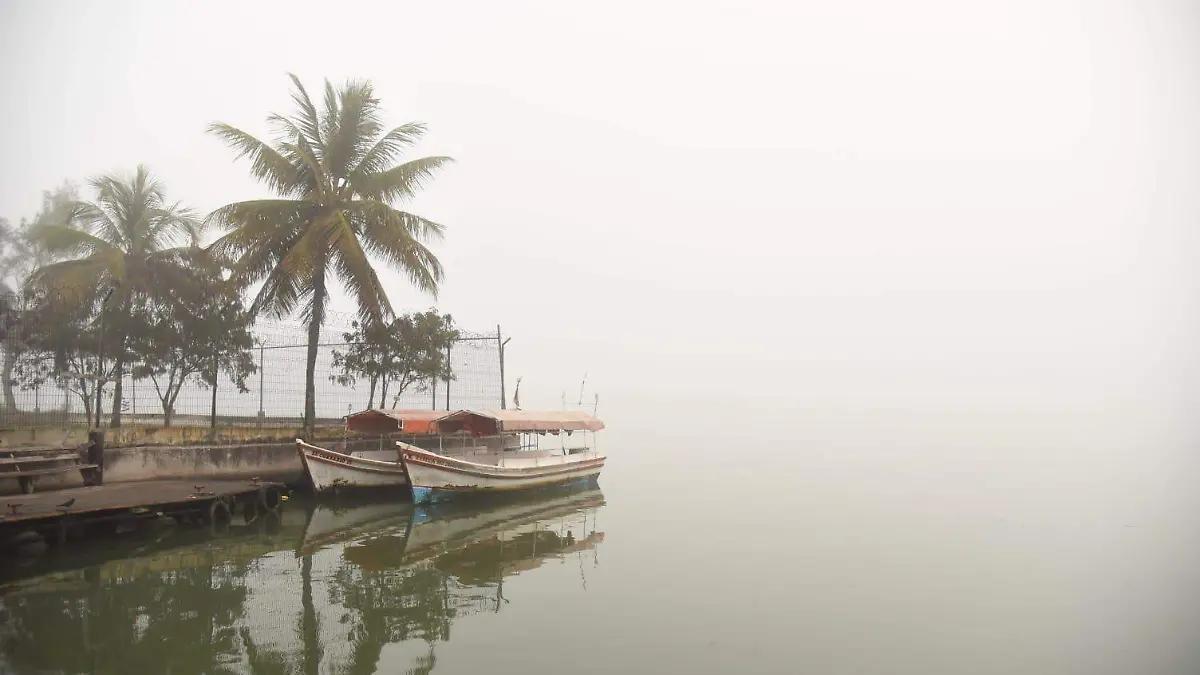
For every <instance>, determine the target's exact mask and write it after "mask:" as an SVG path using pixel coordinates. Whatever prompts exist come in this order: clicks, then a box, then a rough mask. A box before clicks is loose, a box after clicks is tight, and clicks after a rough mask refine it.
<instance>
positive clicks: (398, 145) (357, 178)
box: [350, 122, 425, 184]
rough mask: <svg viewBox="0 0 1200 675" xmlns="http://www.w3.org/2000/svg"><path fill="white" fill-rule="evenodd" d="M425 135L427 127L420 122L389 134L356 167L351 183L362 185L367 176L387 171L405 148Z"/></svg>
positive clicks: (351, 174)
mask: <svg viewBox="0 0 1200 675" xmlns="http://www.w3.org/2000/svg"><path fill="white" fill-rule="evenodd" d="M424 134H425V125H424V124H422V123H420V122H409V123H408V124H403V125H400V126H398V127H396V128H395V129H392V130H391V131H389V132H387V133H386V134H384V135H383V136H382V137H380V139H379V140H378V141H376V143H375V145H373V146H372V147H371V149H370V150H367V152H366V153H365V154H364V155H363V157H362V159H361V160H360V161H359V162H358V165H357V166H355V167H354V170H353V171H352V172H351V173H350V182H351V183H352V184H356V183H360V182H361V181H362V180H363V179H364V178H366V177H367V176H371V175H374V174H378V173H380V172H383V171H386V170H387V169H388V168H389V167H391V166H392V164H393V163H395V161H396V160H398V159H399V158H400V153H401V152H403V151H404V149H405V148H408V147H412V146H413V145H414V144H415V143H416V142H417V141H418V140H419V139H420V138H421V136H423V135H424Z"/></svg>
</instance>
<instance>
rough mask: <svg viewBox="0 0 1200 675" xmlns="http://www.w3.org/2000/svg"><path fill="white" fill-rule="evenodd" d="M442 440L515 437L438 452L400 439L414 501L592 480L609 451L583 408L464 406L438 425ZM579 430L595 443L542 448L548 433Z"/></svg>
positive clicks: (561, 434)
mask: <svg viewBox="0 0 1200 675" xmlns="http://www.w3.org/2000/svg"><path fill="white" fill-rule="evenodd" d="M435 426H436V430H437V433H438V435H439V439H447V438H451V439H453V438H470V439H489V438H506V437H511V438H515V439H517V441H518V442H517V444H516V445H515V447H514V446H513V445H511V444H509V443H507V442H501V443H499V444H495V443H483V444H481V445H477V446H467V445H465V444H463V445H457V446H454V447H453V449H450V450H448V449H447V448H446V446H445V444H444V441H443V442H442V445H441V447H440V448H439V449H438V450H432V449H422V448H419V447H416V446H414V445H409V444H401V443H397V447H398V448H399V450H400V458H401V462H402V463H403V465H404V468H405V471H406V472H407V474H408V478H409V484H410V485H411V488H412V494H413V501H415V502H433V501H439V500H442V499H445V498H448V497H454V496H464V495H471V494H476V495H478V494H487V493H493V492H507V491H513V490H529V489H535V488H542V487H548V486H554V485H561V484H565V483H572V482H586V481H594V480H596V478H597V477H598V476H599V475H600V471H601V470H602V469H603V468H604V462H605V459H606V457H605V455H603V454H600V453H599V452H598V451H597V450H596V448H595V444H594V440H595V432H597V431H600V430H601V429H603V428H604V423H603V422H601V421H600V420H598V419H596V418H595V417H592V416H590V415H586V414H584V413H579V412H568V411H549V412H536V411H527V410H485V411H469V410H463V411H459V412H455V413H450V414H448V415H446V416H444V417H442V418H440V419H438V420H437V421H436V423H435ZM576 432H583V433H581V434H580V436H582V437H584V438H585V441H586V436H587V433H588V432H591V433H592V440H593V445H592V446H591V447H587V446H586V445H584V446H582V447H572V448H568V447H566V444H565V441H564V442H562V443H561V445H560V447H559V448H554V449H543V448H541V447H540V446H539V439H540V438H542V437H544V436H545V435H547V434H550V435H553V436H558V437H559V438H560V439H563V438H564V437H565V436H570V435H573V434H575V433H576Z"/></svg>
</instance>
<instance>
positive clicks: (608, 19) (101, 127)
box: [0, 0, 1200, 469]
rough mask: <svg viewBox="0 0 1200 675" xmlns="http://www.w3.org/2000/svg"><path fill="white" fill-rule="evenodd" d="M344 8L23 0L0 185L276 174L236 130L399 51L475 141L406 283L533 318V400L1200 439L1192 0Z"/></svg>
mask: <svg viewBox="0 0 1200 675" xmlns="http://www.w3.org/2000/svg"><path fill="white" fill-rule="evenodd" d="M327 9H328V5H327V4H324V3H304V2H289V3H283V4H268V3H205V4H203V5H199V4H190V3H189V4H184V3H154V2H146V3H131V2H124V3H104V4H103V5H101V4H97V3H86V2H70V3H38V2H11V1H10V2H6V3H4V5H3V9H2V10H0V11H2V12H3V15H2V16H0V25H3V29H2V30H3V40H0V50H2V52H0V57H2V58H0V73H2V75H3V82H4V84H5V89H6V92H7V95H6V96H5V97H4V101H3V103H0V115H2V116H3V119H4V122H5V124H4V125H3V129H4V132H3V134H4V143H3V146H4V147H5V149H6V155H7V157H8V161H7V162H5V168H4V180H3V181H0V212H2V213H3V214H4V215H5V216H7V217H9V218H10V219H11V220H14V221H15V220H18V219H19V218H20V217H21V216H27V215H30V214H32V213H33V212H34V211H36V209H37V207H38V206H39V200H40V193H41V190H43V189H48V188H50V187H52V186H54V185H56V184H58V183H59V182H60V181H61V180H63V179H64V178H69V179H72V180H76V181H82V180H83V179H85V178H86V177H88V176H91V175H94V174H96V173H99V172H103V171H110V170H129V169H132V167H133V166H135V165H136V164H137V163H139V162H144V163H146V164H148V165H149V166H150V167H151V168H152V169H154V170H155V171H156V172H157V173H158V175H159V176H160V177H161V178H162V179H163V180H164V181H166V183H167V185H168V188H169V190H170V195H171V196H173V197H174V198H178V199H181V200H184V201H185V202H186V203H188V204H191V205H193V206H194V207H195V208H196V209H198V210H200V211H207V210H209V209H212V208H215V207H217V206H219V205H222V204H224V203H227V202H230V201H234V200H238V199H243V198H249V197H255V196H262V195H265V194H267V193H266V190H265V188H263V187H261V186H258V185H256V184H255V183H254V182H253V181H252V180H251V179H250V178H249V177H248V174H247V171H246V167H245V165H244V164H235V163H233V161H232V153H230V151H229V150H228V149H227V148H225V147H223V146H222V144H221V143H220V142H219V141H218V140H217V139H215V138H213V137H211V136H208V135H206V134H205V133H204V128H205V126H206V125H207V124H208V123H209V122H211V121H214V120H221V121H225V122H229V123H231V124H234V125H237V126H240V127H242V128H245V129H247V130H250V131H251V132H254V133H258V134H266V133H268V129H267V127H266V124H265V120H264V118H265V116H266V115H267V113H269V112H272V111H285V112H286V111H287V110H288V109H289V106H290V101H289V98H288V81H287V79H286V76H285V73H287V72H295V73H297V74H298V75H299V76H300V77H301V78H302V80H303V81H304V82H305V83H307V85H308V86H309V88H310V89H311V88H314V87H318V86H319V83H320V81H321V78H329V79H331V80H333V81H334V82H340V81H342V80H344V79H345V78H349V77H361V78H369V79H371V80H372V81H373V82H374V84H375V85H376V87H377V92H378V94H379V97H380V98H381V100H382V101H383V104H384V108H385V112H386V113H387V115H388V119H387V121H388V122H392V123H397V124H398V123H400V122H402V121H408V120H420V121H424V122H426V123H428V124H429V127H430V133H429V134H428V136H427V137H426V140H425V141H424V142H423V143H422V144H421V146H420V147H419V148H418V149H417V150H418V151H419V152H421V153H423V154H448V155H451V156H453V157H454V158H455V159H456V160H457V162H456V164H455V165H454V166H453V167H452V168H451V169H450V170H448V171H446V172H444V173H443V174H442V175H441V176H440V177H439V178H438V179H437V180H436V181H434V182H433V183H431V184H430V186H429V187H428V189H427V190H426V191H425V192H424V193H423V194H422V195H420V196H419V197H418V198H417V199H416V200H415V201H414V202H413V203H412V204H410V205H409V206H410V207H411V209H412V210H414V211H415V212H417V213H421V214H422V215H426V216H428V217H430V218H433V219H435V220H438V221H439V222H442V223H445V224H446V225H447V226H448V227H449V234H448V236H447V237H446V239H445V241H444V242H442V243H440V244H438V245H437V246H436V252H437V253H438V254H439V256H441V258H442V260H443V262H444V263H445V266H446V269H447V272H448V276H447V280H446V282H445V285H444V288H443V289H442V292H441V294H440V296H439V297H438V298H437V299H436V300H435V299H434V298H431V297H427V296H424V297H423V296H421V295H420V294H418V293H417V292H416V291H415V290H413V289H412V288H411V287H409V286H408V285H407V284H406V283H405V282H404V281H403V279H402V278H400V277H399V276H398V275H395V274H390V273H389V274H388V275H387V278H388V279H389V280H390V281H391V282H392V286H391V289H392V290H391V295H392V299H393V302H394V303H395V304H396V305H397V306H398V307H401V308H405V309H423V308H425V307H428V306H430V305H433V304H434V303H435V302H436V305H437V306H438V307H439V308H440V309H442V310H443V311H449V312H451V313H453V314H454V315H455V317H456V318H457V319H458V321H459V323H460V324H462V325H464V326H467V327H472V328H477V329H480V330H491V329H492V327H494V326H495V325H496V324H498V323H499V324H502V325H503V329H504V332H505V333H506V334H509V335H512V336H513V342H512V343H511V344H510V347H509V369H508V370H509V374H510V376H509V388H510V390H511V387H512V382H513V380H514V379H515V377H516V376H521V377H522V378H523V380H522V382H523V384H522V402H523V404H525V405H526V406H527V407H536V406H539V405H543V406H545V405H557V404H558V402H559V400H560V397H561V392H562V391H564V390H566V391H568V392H575V391H577V390H578V387H579V382H580V380H581V378H582V377H583V374H584V373H585V372H586V373H587V376H588V390H589V395H590V392H596V393H599V394H600V397H601V403H600V412H601V413H603V414H605V415H606V416H608V417H611V418H613V419H618V418H619V419H620V420H621V425H620V426H623V427H625V428H627V429H636V430H639V431H648V430H652V429H655V428H657V427H660V426H662V425H664V424H669V425H670V426H673V427H676V428H678V427H680V426H687V425H696V424H699V425H701V426H710V425H712V424H713V423H714V422H717V421H718V420H722V419H724V418H725V415H724V414H723V413H720V412H716V411H714V408H725V409H729V410H733V409H736V410H737V411H739V414H741V415H745V417H743V418H742V419H743V420H744V423H749V424H761V425H768V426H771V427H772V428H776V429H779V430H780V431H781V432H782V431H784V430H786V429H789V428H792V427H791V425H792V423H793V422H794V421H797V420H801V421H804V422H805V426H806V427H807V428H810V429H812V428H824V429H826V430H827V432H828V433H829V434H832V435H834V436H836V435H839V434H851V435H854V434H868V435H870V434H869V433H868V429H879V428H882V427H880V424H882V420H883V419H884V417H887V418H889V419H893V420H896V424H900V425H901V426H904V425H917V426H920V424H921V423H923V422H922V421H924V422H928V423H930V424H932V423H933V422H934V421H935V420H936V421H937V429H938V432H937V433H936V434H935V435H938V436H940V435H942V434H947V435H954V437H956V438H960V437H961V438H965V437H973V438H974V440H975V442H977V443H990V441H989V439H991V438H995V436H994V435H993V434H1001V435H1002V436H1004V438H1005V440H1004V443H1000V444H999V445H1004V444H1005V443H1008V442H1011V441H1013V440H1015V439H1016V438H1018V437H1019V438H1022V439H1024V440H1028V439H1029V438H1030V437H1032V438H1037V437H1039V436H1040V435H1043V434H1048V435H1046V436H1043V438H1044V439H1046V442H1047V443H1049V444H1051V445H1052V444H1054V443H1056V442H1058V441H1061V439H1062V437H1063V436H1071V435H1074V436H1075V438H1076V442H1078V441H1079V439H1080V438H1087V439H1091V440H1094V441H1097V442H1099V441H1104V440H1105V439H1108V440H1111V439H1113V438H1115V437H1121V438H1125V439H1129V438H1138V437H1142V438H1144V437H1145V435H1146V434H1149V435H1151V436H1158V437H1161V438H1166V437H1171V438H1174V439H1175V440H1177V441H1178V440H1181V439H1183V438H1184V437H1185V436H1186V437H1187V438H1189V439H1190V438H1191V433H1192V430H1193V429H1192V426H1193V425H1192V424H1191V419H1190V405H1191V402H1192V394H1193V393H1194V389H1195V387H1194V385H1193V382H1194V381H1195V375H1196V372H1195V358H1194V356H1193V353H1194V348H1193V345H1194V344H1196V337H1197V335H1196V331H1195V322H1194V319H1193V317H1194V316H1195V309H1196V306H1195V305H1196V303H1195V300H1196V290H1197V289H1196V275H1195V273H1194V271H1193V270H1192V269H1191V262H1192V260H1193V259H1194V254H1193V251H1194V250H1195V245H1196V243H1197V237H1196V235H1195V234H1194V230H1195V222H1196V216H1197V214H1198V208H1197V207H1198V204H1197V199H1196V196H1195V190H1194V186H1195V185H1196V184H1197V162H1196V159H1195V157H1196V151H1197V149H1198V145H1200V132H1198V131H1197V126H1196V124H1195V120H1196V119H1197V114H1196V113H1197V112H1198V111H1200V105H1198V98H1197V95H1198V93H1200V92H1198V89H1200V85H1198V84H1197V82H1200V78H1197V75H1198V70H1200V67H1198V65H1197V64H1200V61H1198V60H1197V56H1198V53H1197V52H1198V48H1197V47H1196V41H1195V37H1196V36H1197V29H1198V28H1200V21H1198V19H1200V17H1198V15H1197V10H1196V8H1195V7H1194V6H1193V5H1191V4H1190V3H1187V2H1182V1H1181V2H1151V3H1144V2H1132V1H1131V2H1074V3H1072V2H1063V1H1055V2H1041V1H1038V2H995V3H969V4H964V3H956V2H949V1H947V2H931V1H921V2H913V3H902V4H897V3H889V2H867V1H863V0H860V1H856V2H846V3H827V2H819V3H818V2H804V3H796V2H775V3H770V2H757V3H753V4H749V5H748V4H746V3H734V2H727V3H722V2H687V3H655V4H653V5H650V6H646V5H643V4H642V3H620V2H618V3H609V4H606V5H604V6H603V8H598V7H597V8H591V9H584V8H583V7H581V6H574V5H564V4H562V3H516V2H513V3H501V4H496V3H461V4H446V3H433V4H429V3H423V4H396V3H382V4H378V5H364V4H358V5H347V7H346V8H345V9H339V10H338V11H336V12H329V11H326V10H327ZM336 307H337V308H338V309H344V310H351V309H353V308H352V306H351V305H350V303H349V302H348V301H347V299H346V298H345V297H344V296H339V298H338V300H337V304H336ZM574 396H575V394H574V393H572V394H570V397H572V398H574ZM1014 420H1019V421H1014ZM813 425H815V426H813ZM980 425H983V426H980ZM885 426H886V425H885ZM931 428H932V427H931ZM956 429H958V430H960V432H955V430H956ZM959 433H960V434H961V436H959V435H956V434H959ZM1050 439H1054V440H1050ZM1084 445H1086V444H1081V445H1077V446H1075V447H1076V449H1077V450H1078V451H1079V452H1086V449H1085V447H1084ZM1178 459H1179V461H1180V462H1183V461H1184V460H1183V459H1182V458H1178ZM1180 468H1185V467H1184V466H1183V465H1181V466H1180ZM1186 468H1189V469H1195V464H1194V463H1193V462H1191V460H1188V462H1187V463H1186Z"/></svg>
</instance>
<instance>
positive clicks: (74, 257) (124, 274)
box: [29, 166, 199, 427]
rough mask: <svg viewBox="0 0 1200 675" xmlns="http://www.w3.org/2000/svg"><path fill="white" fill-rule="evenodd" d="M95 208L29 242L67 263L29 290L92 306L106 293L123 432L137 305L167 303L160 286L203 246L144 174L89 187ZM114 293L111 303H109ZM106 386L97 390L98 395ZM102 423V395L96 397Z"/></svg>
mask: <svg viewBox="0 0 1200 675" xmlns="http://www.w3.org/2000/svg"><path fill="white" fill-rule="evenodd" d="M90 185H91V187H92V189H93V190H94V191H95V193H96V198H95V200H94V201H91V202H84V201H73V202H69V203H67V204H65V205H64V209H63V211H62V212H61V217H56V218H52V219H48V220H47V221H46V222H42V223H38V224H35V225H34V226H33V227H32V228H31V230H30V233H29V235H30V239H31V241H33V242H35V243H36V244H37V245H39V246H41V247H43V248H44V250H45V251H46V252H47V253H48V254H50V255H59V256H64V257H68V258H69V259H67V260H61V261H59V262H53V263H49V264H46V265H43V266H42V267H40V268H38V269H37V270H35V271H34V273H33V274H32V275H31V279H30V282H31V284H33V285H35V286H39V287H41V288H44V289H46V290H48V291H52V292H54V293H55V295H56V297H60V298H70V299H75V300H78V301H80V302H83V303H93V302H96V300H97V299H98V296H97V292H98V291H99V290H100V289H104V291H103V292H104V294H105V297H107V298H108V300H107V303H106V304H105V305H104V307H106V308H107V309H103V308H102V310H101V311H107V313H108V316H109V318H110V320H111V324H110V325H111V327H112V331H113V332H112V338H113V340H112V341H113V343H115V344H116V345H117V348H116V353H115V354H114V355H113V359H114V364H113V372H114V381H115V384H114V389H113V406H112V417H111V419H110V426H113V427H119V426H121V395H122V393H121V379H122V374H123V372H124V367H125V356H126V353H125V347H124V345H125V338H126V336H127V332H128V330H129V329H130V325H129V323H130V322H129V319H130V316H131V314H132V311H133V309H134V308H135V306H136V305H137V303H139V302H143V301H145V300H146V299H147V298H149V297H152V296H155V295H161V290H162V288H161V282H162V280H167V282H168V286H169V285H170V283H171V282H170V280H172V279H175V280H178V281H179V283H183V275H181V274H179V273H178V272H179V270H180V267H179V255H180V253H181V252H183V251H184V250H187V249H188V248H191V247H195V246H196V244H197V235H198V226H199V222H198V221H197V219H196V218H195V216H194V215H193V214H192V212H191V211H190V210H188V209H185V208H183V207H182V206H180V204H179V203H178V202H175V203H170V202H168V201H167V198H166V190H165V188H164V186H163V184H162V183H161V182H159V181H158V180H156V179H155V178H154V177H153V176H152V175H151V174H150V172H149V170H147V169H146V167H144V166H138V168H137V171H136V172H135V173H134V175H133V176H119V175H105V176H99V177H97V178H95V179H93V180H92V181H91V183H90ZM110 290H111V291H112V294H111V295H107V294H108V293H109V292H110ZM100 387H101V383H100V382H98V383H97V389H100ZM96 399H97V408H96V412H97V417H99V411H100V410H99V407H98V404H99V401H100V393H99V391H97V393H96Z"/></svg>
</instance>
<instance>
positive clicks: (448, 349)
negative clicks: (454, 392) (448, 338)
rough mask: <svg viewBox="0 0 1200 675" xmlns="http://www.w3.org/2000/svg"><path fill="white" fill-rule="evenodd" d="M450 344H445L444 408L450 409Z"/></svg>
mask: <svg viewBox="0 0 1200 675" xmlns="http://www.w3.org/2000/svg"><path fill="white" fill-rule="evenodd" d="M450 374H451V373H450V345H446V410H447V411H449V410H450Z"/></svg>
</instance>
